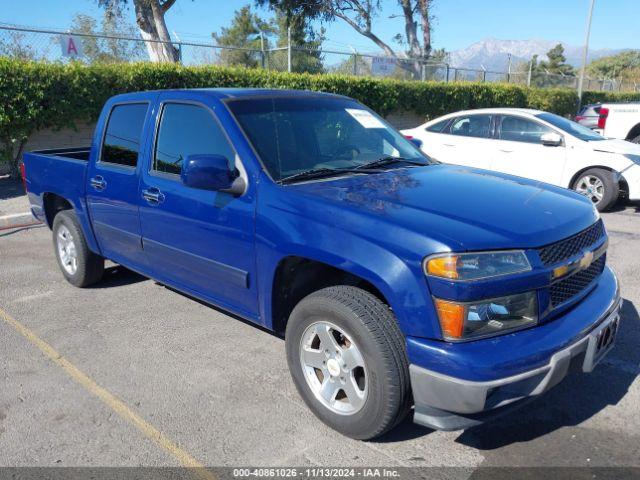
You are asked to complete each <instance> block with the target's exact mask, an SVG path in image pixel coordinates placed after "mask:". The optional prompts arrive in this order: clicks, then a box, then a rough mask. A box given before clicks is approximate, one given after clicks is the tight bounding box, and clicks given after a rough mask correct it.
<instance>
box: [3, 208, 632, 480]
mask: <svg viewBox="0 0 640 480" xmlns="http://www.w3.org/2000/svg"><path fill="white" fill-rule="evenodd" d="M604 219H605V224H606V226H607V228H608V231H609V234H610V247H609V254H608V259H609V260H608V262H609V264H610V265H612V266H613V268H614V269H615V270H616V272H617V273H618V275H619V278H620V281H621V284H622V296H623V298H624V304H623V321H622V325H621V330H620V332H619V336H618V343H617V345H616V347H615V348H614V350H613V351H612V352H611V353H610V354H609V355H608V357H607V358H606V359H605V360H604V361H603V363H602V364H601V365H599V366H598V367H597V368H596V370H595V371H594V372H593V374H591V375H580V376H577V375H576V376H572V377H569V378H567V379H566V381H564V382H563V383H562V384H560V385H559V386H557V387H556V388H555V389H553V390H552V391H551V392H550V393H549V394H547V395H545V396H543V397H542V398H540V399H538V400H536V401H535V402H533V403H530V404H529V405H527V406H525V407H524V408H523V409H521V410H519V411H517V412H514V413H512V414H509V415H507V416H505V417H502V418H500V419H498V420H496V421H495V422H493V423H489V424H486V425H484V426H481V427H477V428H474V429H470V430H467V431H464V432H436V431H431V430H428V429H425V428H421V427H418V426H414V425H413V424H412V423H411V421H410V419H408V420H406V421H405V422H404V423H403V424H402V425H400V426H399V427H398V428H396V429H395V430H394V431H393V432H391V433H390V434H388V435H387V436H385V437H383V438H381V439H379V440H377V441H373V442H359V441H354V440H350V439H348V438H345V437H342V436H340V435H339V434H337V433H335V432H334V431H332V430H330V429H329V428H327V427H325V426H324V425H323V424H322V423H320V422H319V421H318V420H317V419H316V418H315V417H314V416H313V415H312V414H311V412H310V411H309V410H308V409H307V408H306V406H305V405H304V404H303V402H302V400H301V399H300V397H299V396H298V394H297V392H296V390H295V388H294V386H293V383H292V381H291V379H290V377H289V372H288V370H287V365H286V361H285V353H284V342H283V340H281V339H280V338H277V337H275V336H273V335H271V334H269V333H267V332H265V331H263V330H261V329H259V328H256V327H255V326H253V325H250V324H248V323H245V322H243V321H241V320H238V319H236V318H232V317H231V316H229V315H227V314H225V313H223V312H221V311H219V310H216V309H215V308H213V307H210V306H207V305H203V304H201V303H199V302H197V301H194V300H193V299H190V298H188V297H186V296H184V295H182V294H180V293H177V292H175V291H172V290H170V289H168V288H165V287H163V286H161V285H159V284H156V283H155V282H154V281H152V280H149V279H146V278H144V277H141V276H139V275H137V274H134V273H132V272H129V271H127V270H125V269H122V268H118V267H115V266H114V267H111V268H110V269H109V270H108V272H107V274H106V275H105V279H104V280H103V281H102V282H101V283H99V284H98V285H97V286H95V287H93V288H87V289H77V288H74V287H72V286H71V285H69V284H67V283H66V282H65V281H64V280H63V278H62V275H61V274H60V272H59V271H58V267H57V265H56V262H55V258H54V255H53V249H52V245H51V234H50V232H49V230H48V229H47V228H46V227H37V228H31V229H23V230H17V231H4V232H0V309H1V311H2V312H5V313H4V319H3V318H1V316H0V466H138V465H145V466H176V465H180V464H181V463H184V462H183V461H182V460H184V457H181V456H180V455H182V454H184V455H188V456H189V458H193V459H196V460H197V461H198V462H199V463H201V464H203V465H209V466H287V465H291V466H307V465H322V466H371V465H375V466H392V467H393V466H462V467H468V471H467V473H466V474H468V475H471V474H472V473H473V471H474V469H476V468H477V467H480V466H576V467H595V466H640V415H638V412H639V405H640V381H639V380H638V375H639V374H640V349H639V348H638V345H640V318H639V317H638V311H637V308H638V306H639V305H640V275H639V274H638V272H640V213H639V212H638V211H637V210H636V208H632V207H628V208H626V209H622V208H621V209H618V211H615V212H613V213H608V214H605V215H604ZM3 320H4V321H3ZM12 321H13V322H14V323H12ZM29 335H31V337H30V338H28V337H29ZM47 352H48V353H47ZM65 362H66V363H65ZM65 366H66V367H65ZM73 369H76V370H77V371H76V370H73ZM73 372H76V373H78V372H79V373H78V374H82V375H84V376H85V377H80V378H84V379H85V380H79V378H78V377H77V376H74V373H73ZM96 389H99V390H96ZM100 393H104V395H106V397H101V396H100ZM109 399H111V401H109ZM114 402H116V403H115V404H114ZM118 402H119V403H118ZM122 408H125V409H126V411H127V412H129V413H126V412H125V413H124V414H123V411H122ZM130 414H131V415H133V417H132V416H131V415H130ZM135 418H138V419H139V420H140V421H141V422H142V424H140V423H136V421H134V420H135ZM149 429H151V430H149ZM157 432H162V433H161V434H162V435H163V436H166V439H168V440H167V441H168V442H169V443H168V444H164V445H163V444H162V442H161V441H158V438H157ZM154 435H156V437H154Z"/></svg>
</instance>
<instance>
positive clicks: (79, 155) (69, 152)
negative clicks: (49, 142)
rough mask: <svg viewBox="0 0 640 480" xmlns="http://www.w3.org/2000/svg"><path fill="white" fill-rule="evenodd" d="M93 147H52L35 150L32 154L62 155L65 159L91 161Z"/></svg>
mask: <svg viewBox="0 0 640 480" xmlns="http://www.w3.org/2000/svg"><path fill="white" fill-rule="evenodd" d="M90 152H91V147H73V148H51V149H48V150H35V151H33V152H30V154H37V155H45V156H47V157H61V158H65V159H69V158H71V159H74V160H83V161H85V162H88V161H89V153H90Z"/></svg>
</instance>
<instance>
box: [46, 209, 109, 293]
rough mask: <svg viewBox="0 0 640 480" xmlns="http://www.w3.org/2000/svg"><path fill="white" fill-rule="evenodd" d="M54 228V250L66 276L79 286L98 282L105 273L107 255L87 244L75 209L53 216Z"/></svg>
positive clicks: (69, 280) (70, 281)
mask: <svg viewBox="0 0 640 480" xmlns="http://www.w3.org/2000/svg"><path fill="white" fill-rule="evenodd" d="M52 231H53V248H54V252H55V254H56V259H57V260H58V266H59V267H60V270H61V271H62V274H63V275H64V278H66V279H67V281H68V282H69V283H70V284H72V285H75V286H76V287H88V286H89V285H92V284H94V283H96V282H98V281H99V280H100V279H101V278H102V274H103V273H104V258H102V257H101V256H99V255H96V254H95V253H93V252H92V251H91V250H89V247H87V241H86V240H85V238H84V234H83V233H82V228H81V227H80V222H79V221H78V217H76V214H75V213H74V212H73V210H63V211H61V212H59V213H58V214H57V215H56V216H55V218H54V219H53V228H52Z"/></svg>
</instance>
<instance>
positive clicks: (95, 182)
mask: <svg viewBox="0 0 640 480" xmlns="http://www.w3.org/2000/svg"><path fill="white" fill-rule="evenodd" d="M89 182H90V183H91V186H92V187H93V188H94V190H98V191H99V192H101V191H102V190H104V189H105V188H107V182H105V181H104V178H102V176H101V175H96V176H95V177H93V178H92V179H91V180H89Z"/></svg>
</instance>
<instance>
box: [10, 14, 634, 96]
mask: <svg viewBox="0 0 640 480" xmlns="http://www.w3.org/2000/svg"><path fill="white" fill-rule="evenodd" d="M69 39H71V41H72V44H70V43H69ZM165 43H166V42H156V41H149V40H143V39H141V38H132V37H120V36H114V35H105V34H86V33H81V32H63V31H56V30H40V29H32V28H23V27H16V26H10V25H0V55H1V56H9V57H17V58H24V59H32V60H46V61H52V62H54V61H60V62H69V61H80V62H86V63H94V62H103V63H105V62H106V63H116V62H144V61H152V59H153V58H154V57H153V50H154V48H153V47H154V44H155V46H157V45H158V44H165ZM168 45H169V46H170V47H171V48H172V49H173V50H174V51H175V52H176V58H177V61H179V62H180V63H182V64H184V65H223V66H234V65H235V66H245V67H249V68H262V69H268V70H274V71H282V72H286V71H291V72H309V73H336V74H342V75H354V76H373V77H386V78H394V79H400V80H416V81H427V80H431V81H441V82H503V83H513V84H519V85H529V86H532V87H540V88H550V87H566V88H577V85H578V78H577V77H576V76H568V75H558V74H552V73H548V72H542V73H541V72H522V71H513V72H496V71H488V70H482V69H481V70H478V69H470V68H459V67H455V66H452V65H449V64H447V63H445V62H434V61H430V60H426V61H425V60H422V59H410V58H391V57H384V56H380V55H375V54H369V53H360V52H356V51H352V52H343V51H336V50H325V49H323V50H309V49H304V48H299V47H296V46H295V45H291V46H285V47H280V48H273V49H268V50H255V49H247V48H240V47H229V46H219V45H214V44H208V43H194V42H171V43H170V44H168ZM65 49H66V50H65ZM584 88H585V90H601V91H621V92H638V91H640V85H639V84H637V83H635V82H629V81H622V80H620V79H594V78H588V77H587V78H585V80H584Z"/></svg>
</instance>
